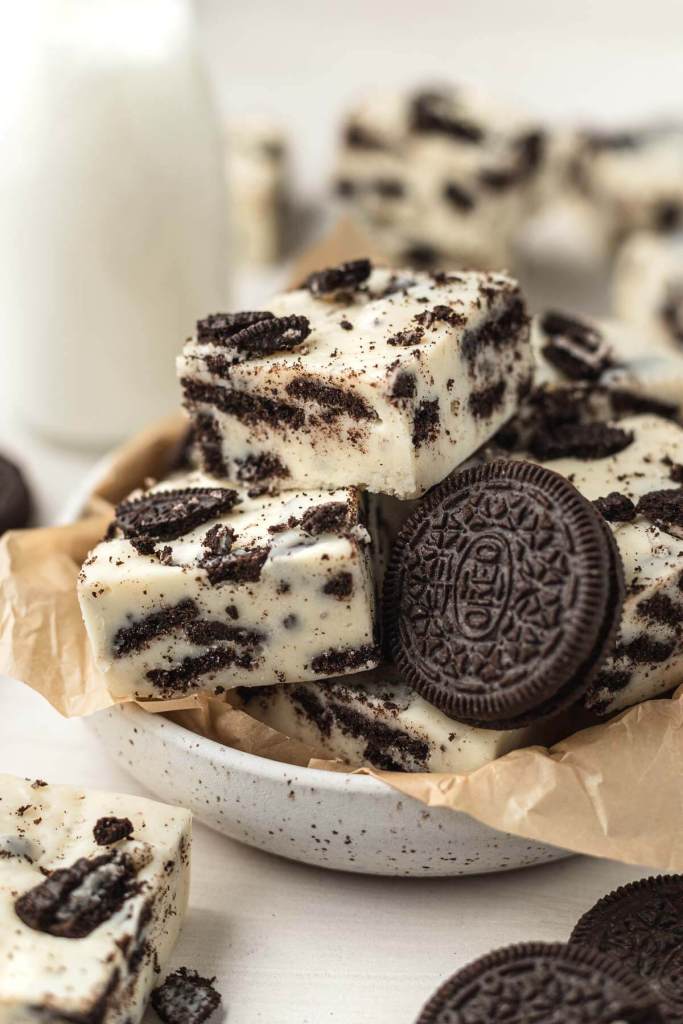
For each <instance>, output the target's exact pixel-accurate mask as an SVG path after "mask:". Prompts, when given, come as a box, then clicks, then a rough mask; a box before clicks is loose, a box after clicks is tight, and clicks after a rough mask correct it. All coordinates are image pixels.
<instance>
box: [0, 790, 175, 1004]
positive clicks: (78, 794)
mask: <svg viewBox="0 0 683 1024" xmlns="http://www.w3.org/2000/svg"><path fill="white" fill-rule="evenodd" d="M107 816H113V817H119V818H129V819H130V821H131V822H132V824H133V827H134V831H133V834H132V837H131V838H130V839H124V840H120V841H119V842H118V843H117V844H114V845H113V846H109V847H107V846H98V845H97V843H96V842H95V840H94V837H93V827H94V825H95V823H96V822H97V821H98V819H100V818H102V817H107ZM112 849H119V850H122V851H125V852H126V853H127V854H129V855H130V856H131V858H133V859H134V861H135V863H136V864H139V865H140V867H139V870H138V872H137V875H136V881H137V882H139V883H141V885H140V889H139V891H138V892H136V893H135V894H133V895H131V896H130V897H129V898H128V899H126V901H125V902H124V904H123V906H122V907H121V908H120V909H119V910H118V911H116V912H115V913H114V914H113V915H112V916H111V917H109V918H108V919H107V920H105V921H104V922H103V923H102V924H100V925H99V926H98V927H97V928H95V929H94V930H93V931H91V933H90V934H89V935H87V936H85V937H84V938H64V937H58V936H55V935H51V934H48V933H46V932H43V931H38V930H36V929H34V928H30V927H28V925H26V924H25V923H24V922H23V921H22V920H21V919H20V918H19V917H18V916H17V913H16V911H15V901H16V899H17V897H19V896H21V895H22V894H23V893H26V892H27V891H29V890H30V889H33V888H34V887H35V886H38V885H40V884H41V883H42V882H44V881H45V875H44V874H43V873H42V872H43V870H45V871H53V870H56V869H58V868H67V867H70V866H71V865H72V864H73V863H74V862H75V861H76V860H78V859H79V858H80V857H86V858H92V857H97V856H101V855H102V854H103V853H106V851H107V850H112ZM189 849H190V814H189V812H188V811H184V810H182V809H180V808H177V807H168V806H166V805H164V804H160V803H156V802H154V801H151V800H144V799H142V798H140V797H133V796H122V795H120V794H116V793H98V792H94V791H91V790H85V791H84V790H77V789H73V788H71V787H69V786H44V785H42V786H37V785H36V784H35V783H34V784H31V782H29V781H27V780H25V779H17V778H14V777H13V776H10V775H0V1022H1V1024H28V1022H34V1021H35V1022H36V1024H38V1022H41V1024H45V1022H48V1024H49V1022H51V1021H53V1020H54V1021H57V1020H63V1019H66V1017H67V1016H68V1018H69V1019H70V1020H71V1019H76V1018H78V1019H80V1015H83V1019H88V1014H89V1013H91V1012H92V1011H94V1010H95V1008H96V1007H97V1004H98V1002H99V1000H100V999H101V998H103V997H105V993H107V991H108V989H109V987H110V985H111V986H112V988H111V993H110V995H109V996H108V997H107V998H106V1002H105V1004H104V1005H105V1009H104V1010H103V1013H102V1016H101V1018H100V1017H98V1018H97V1019H98V1021H99V1020H101V1022H102V1024H123V1022H127V1021H130V1022H131V1024H137V1022H138V1021H140V1019H141V1018H142V1014H143V1011H144V1007H145V1004H146V1001H147V997H148V995H149V993H150V991H151V989H152V987H153V986H154V985H155V984H156V983H157V978H158V975H157V972H156V970H155V967H156V968H157V970H158V969H160V968H163V966H164V963H165V961H166V960H167V958H168V956H169V954H170V953H171V950H172V949H173V946H174V944H175V941H176V939H177V937H178V933H179V931H180V927H181V924H182V920H183V915H184V913H185V908H186V905H187V894H188V885H189ZM150 901H151V908H152V913H151V918H150V919H149V920H148V921H146V914H145V911H144V908H145V906H146V905H147V904H148V903H150ZM145 942H146V943H148V947H147V948H146V949H145V950H144V952H142V954H141V956H140V958H139V963H137V964H135V961H133V967H131V966H130V964H129V963H128V958H130V955H131V954H132V953H133V951H134V950H135V947H136V945H137V944H142V943H145ZM117 972H118V979H117V978H116V977H115V976H116V975H117ZM60 1015H63V1016H60Z"/></svg>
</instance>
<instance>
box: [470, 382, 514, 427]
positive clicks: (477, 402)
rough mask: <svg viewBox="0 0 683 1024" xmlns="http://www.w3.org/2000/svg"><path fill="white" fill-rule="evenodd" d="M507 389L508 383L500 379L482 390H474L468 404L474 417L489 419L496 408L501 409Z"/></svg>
mask: <svg viewBox="0 0 683 1024" xmlns="http://www.w3.org/2000/svg"><path fill="white" fill-rule="evenodd" d="M506 389H507V384H506V383H505V381H504V380H499V381H498V382H497V383H496V384H490V385H489V386H488V387H486V388H482V389H481V390H480V391H472V392H471V394H470V396H469V398H468V400H467V404H468V406H469V410H470V412H471V413H472V415H473V416H474V418H475V419H478V420H486V419H489V418H490V417H491V416H492V415H493V413H494V412H495V411H496V409H499V408H500V406H501V405H502V404H503V400H504V398H505V391H506Z"/></svg>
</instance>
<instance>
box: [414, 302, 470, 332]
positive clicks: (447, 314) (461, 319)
mask: <svg viewBox="0 0 683 1024" xmlns="http://www.w3.org/2000/svg"><path fill="white" fill-rule="evenodd" d="M415 320H416V321H417V322H418V324H420V325H421V326H422V327H427V328H429V327H433V326H434V324H437V323H444V324H450V325H451V327H463V326H464V325H465V324H466V323H467V317H466V316H465V314H464V313H457V312H456V311H455V310H454V309H451V307H450V306H442V305H439V306H432V308H431V309H425V310H424V312H422V313H418V314H417V315H416V316H415Z"/></svg>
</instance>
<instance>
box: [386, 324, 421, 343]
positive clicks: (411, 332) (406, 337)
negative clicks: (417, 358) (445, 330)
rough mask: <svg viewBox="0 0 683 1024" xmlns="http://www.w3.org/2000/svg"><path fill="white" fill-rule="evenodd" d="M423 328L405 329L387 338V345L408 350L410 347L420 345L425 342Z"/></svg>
mask: <svg viewBox="0 0 683 1024" xmlns="http://www.w3.org/2000/svg"><path fill="white" fill-rule="evenodd" d="M424 333H425V332H424V328H423V327H420V326H418V327H404V329H403V330H402V331H397V332H396V334H392V335H391V337H390V338H387V345H395V346H397V347H401V348H408V347H409V346H410V345H419V344H421V342H423V341H424Z"/></svg>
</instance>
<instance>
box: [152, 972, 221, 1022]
mask: <svg viewBox="0 0 683 1024" xmlns="http://www.w3.org/2000/svg"><path fill="white" fill-rule="evenodd" d="M215 980H216V979H215V978H202V977H201V976H200V975H199V974H198V973H197V971H193V970H189V969H188V968H187V967H179V968H178V970H177V971H174V972H173V974H169V976H168V977H167V978H166V980H165V981H164V983H163V985H160V986H159V988H156V989H154V991H153V992H152V1006H153V1007H154V1009H155V1010H156V1012H157V1013H158V1015H159V1017H160V1018H161V1019H162V1021H163V1022H164V1024H202V1022H203V1021H205V1020H208V1019H209V1017H210V1016H211V1014H212V1013H214V1012H215V1011H216V1010H217V1009H218V1007H219V1006H220V1002H221V996H220V993H219V992H217V991H216V989H215V988H214V987H213V983H214V981H215Z"/></svg>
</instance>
